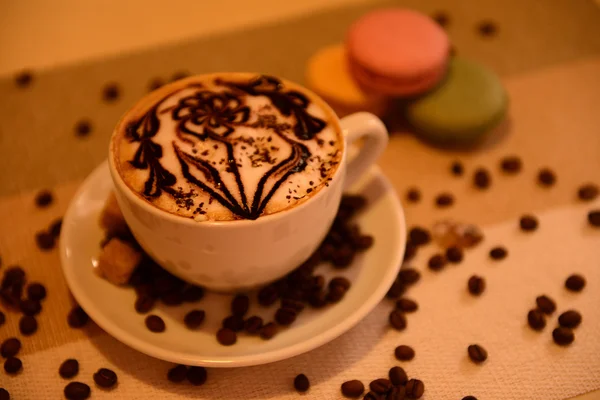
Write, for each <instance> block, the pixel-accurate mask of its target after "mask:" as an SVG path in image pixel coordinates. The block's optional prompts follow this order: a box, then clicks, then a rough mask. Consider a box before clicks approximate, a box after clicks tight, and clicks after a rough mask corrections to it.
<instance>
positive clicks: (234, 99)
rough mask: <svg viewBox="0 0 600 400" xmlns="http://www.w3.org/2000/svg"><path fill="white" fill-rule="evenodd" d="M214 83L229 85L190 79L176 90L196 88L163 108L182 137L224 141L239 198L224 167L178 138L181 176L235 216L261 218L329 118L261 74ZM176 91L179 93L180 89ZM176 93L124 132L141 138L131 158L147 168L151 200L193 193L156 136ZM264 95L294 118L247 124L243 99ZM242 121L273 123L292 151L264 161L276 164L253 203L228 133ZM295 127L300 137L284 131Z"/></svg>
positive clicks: (261, 118)
mask: <svg viewBox="0 0 600 400" xmlns="http://www.w3.org/2000/svg"><path fill="white" fill-rule="evenodd" d="M214 82H215V84H216V85H218V86H222V87H225V88H226V90H225V91H222V92H214V91H210V90H207V89H205V88H204V87H203V85H202V84H200V83H191V84H189V85H188V86H186V87H185V88H183V89H180V90H179V91H178V92H180V91H182V90H187V89H195V90H196V91H195V93H193V94H192V95H189V96H186V97H184V98H182V99H180V100H179V101H178V103H177V105H176V106H174V107H170V108H168V109H166V110H161V111H160V113H161V114H162V113H166V112H170V113H171V118H172V119H173V121H175V122H176V126H175V134H176V136H177V138H178V139H179V140H181V141H182V142H184V143H188V144H191V145H193V144H194V140H200V141H202V142H206V141H212V142H214V143H215V149H216V148H217V146H218V145H223V146H224V147H225V149H226V150H227V157H228V159H227V160H226V162H227V164H228V165H227V169H226V172H228V173H231V174H233V175H234V177H235V181H236V184H237V189H238V190H239V194H240V201H238V200H237V199H236V198H235V197H234V196H233V195H232V193H231V191H230V188H227V186H226V185H225V183H224V182H223V179H222V177H221V172H220V171H219V170H218V169H217V168H215V167H214V166H213V165H212V164H211V162H210V161H209V160H207V159H204V158H202V157H201V156H198V155H197V154H189V153H187V152H185V151H183V150H182V149H181V148H180V147H179V146H178V145H177V144H176V143H175V142H173V143H172V145H173V149H174V152H175V155H176V157H177V160H178V161H179V164H180V166H181V172H182V174H183V177H184V178H185V179H186V180H187V181H188V183H189V184H190V185H191V186H193V187H197V188H198V189H200V190H202V191H204V192H206V193H207V194H209V195H210V196H211V201H212V199H214V200H216V201H218V202H219V203H220V204H221V205H223V206H224V207H226V208H227V209H229V210H230V211H231V212H232V213H233V214H234V215H235V216H236V218H242V219H257V218H258V217H260V216H261V214H262V213H263V211H264V210H265V207H266V206H267V204H268V203H269V201H270V199H271V198H272V197H273V195H274V194H275V192H276V191H277V190H278V189H279V187H280V186H281V185H282V184H283V183H284V182H285V181H286V179H288V178H289V177H290V176H291V175H293V174H296V173H299V172H302V171H304V169H305V168H306V166H307V160H308V159H309V158H310V157H311V155H312V154H311V152H310V150H309V148H308V147H307V146H305V145H304V144H302V143H301V141H308V140H313V139H314V138H315V136H316V135H317V134H318V133H319V132H321V131H322V130H323V129H324V128H325V127H326V126H327V123H326V122H325V121H323V120H322V119H320V118H317V117H315V116H313V115H310V114H309V113H308V111H307V108H308V106H309V105H310V101H309V99H308V98H307V97H306V96H305V95H304V94H302V93H300V92H298V91H294V90H285V87H284V85H283V84H282V82H281V81H280V80H278V79H277V78H274V77H270V76H259V77H257V78H255V79H252V80H249V81H245V82H229V81H225V80H221V79H215V81H214ZM176 93H177V92H176ZM174 94H175V93H171V94H169V95H168V96H166V97H165V98H163V99H162V100H161V101H159V102H158V103H156V104H155V105H154V106H153V107H152V108H150V109H149V110H148V111H147V112H146V113H145V114H144V115H143V116H142V117H141V118H139V119H138V120H135V121H132V122H130V123H129V124H128V125H127V127H126V132H125V137H126V139H127V140H129V142H130V143H134V142H136V143H139V146H138V148H137V150H136V151H135V154H134V156H133V159H131V160H130V161H129V163H130V164H131V165H132V166H133V167H134V168H136V169H140V170H149V175H148V178H147V179H146V181H145V183H144V189H143V193H142V194H143V195H144V196H145V197H146V198H147V199H148V200H150V201H151V199H152V198H157V197H159V196H161V195H162V194H163V193H166V194H167V195H169V196H171V197H172V198H173V199H174V200H175V201H176V202H178V204H179V203H183V204H185V202H186V199H189V197H190V195H192V194H193V193H185V192H183V191H182V190H181V189H179V190H178V189H176V188H175V185H176V183H177V178H176V176H175V175H174V174H173V173H171V172H170V171H168V170H167V169H166V168H165V167H164V166H163V165H162V164H161V162H160V159H161V158H162V156H163V148H162V146H161V145H160V144H158V143H156V142H155V141H154V140H153V138H154V136H155V135H156V134H157V133H158V131H159V129H160V119H159V111H158V109H159V107H160V106H161V105H162V104H163V103H164V102H165V101H167V100H168V99H169V98H171V96H173V95H174ZM257 96H264V97H266V98H268V99H269V101H270V104H271V105H272V106H273V107H275V108H276V109H277V110H278V111H279V112H280V113H281V114H282V115H283V116H285V117H293V121H294V123H293V124H292V125H290V124H281V123H279V124H278V123H277V121H276V118H269V116H268V115H267V116H259V118H258V121H256V122H253V123H251V124H250V123H249V122H248V121H249V118H250V112H251V110H250V107H248V105H247V104H246V103H245V100H246V98H248V97H257ZM238 126H246V127H263V128H265V127H266V128H269V129H270V130H271V131H273V133H274V134H276V135H278V136H279V137H280V138H281V139H283V140H284V141H285V142H287V143H288V144H289V145H290V146H291V150H292V151H291V154H290V155H289V156H288V157H287V158H285V159H284V160H282V161H280V162H276V160H274V159H269V156H268V155H267V159H265V160H263V161H266V162H268V163H269V164H270V165H272V167H271V168H270V169H269V170H268V171H267V172H265V173H264V175H263V176H262V177H261V178H260V180H259V183H258V185H257V188H256V191H255V193H254V197H253V200H252V202H251V204H250V203H249V201H248V199H247V196H246V191H245V188H244V184H243V182H242V178H241V175H240V171H239V169H238V168H239V166H240V165H238V163H237V162H236V160H235V156H234V144H235V143H236V140H239V139H232V138H230V137H229V136H230V135H231V133H233V132H234V131H235V128H236V127H238ZM290 129H291V130H292V131H293V133H294V136H295V137H296V139H298V141H295V140H292V139H290V138H289V137H288V136H286V135H284V134H283V133H284V131H289V130H290ZM190 166H193V167H194V168H197V169H198V170H199V171H201V173H202V174H203V177H204V180H205V182H203V181H201V180H199V179H198V178H197V177H195V176H194V175H193V174H192V173H191V172H190ZM271 177H278V178H277V180H276V181H275V183H274V184H273V186H272V187H271V188H270V190H267V191H266V192H265V188H266V184H267V181H268V180H269V178H271Z"/></svg>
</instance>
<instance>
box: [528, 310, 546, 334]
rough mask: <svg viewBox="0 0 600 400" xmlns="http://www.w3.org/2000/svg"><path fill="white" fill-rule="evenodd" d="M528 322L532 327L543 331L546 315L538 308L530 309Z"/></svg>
mask: <svg viewBox="0 0 600 400" xmlns="http://www.w3.org/2000/svg"><path fill="white" fill-rule="evenodd" d="M527 323H528V324H529V326H530V327H531V329H533V330H536V331H541V330H542V329H544V327H545V326H546V317H545V316H544V313H543V312H541V311H540V310H538V309H533V310H529V312H528V313H527Z"/></svg>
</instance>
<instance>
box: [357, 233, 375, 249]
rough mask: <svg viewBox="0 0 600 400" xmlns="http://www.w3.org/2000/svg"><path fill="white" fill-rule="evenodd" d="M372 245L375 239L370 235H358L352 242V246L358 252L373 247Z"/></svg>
mask: <svg viewBox="0 0 600 400" xmlns="http://www.w3.org/2000/svg"><path fill="white" fill-rule="evenodd" d="M373 243H375V239H374V238H373V236H371V235H360V236H359V237H358V238H356V240H354V246H355V247H356V250H358V251H365V250H367V249H370V248H371V247H373Z"/></svg>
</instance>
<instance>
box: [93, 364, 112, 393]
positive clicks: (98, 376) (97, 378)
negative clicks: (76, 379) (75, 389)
mask: <svg viewBox="0 0 600 400" xmlns="http://www.w3.org/2000/svg"><path fill="white" fill-rule="evenodd" d="M94 382H96V385H98V386H100V387H102V388H105V389H108V388H112V387H113V386H115V385H116V384H117V374H115V372H114V371H112V370H110V369H108V368H100V369H99V370H98V371H96V373H95V374H94Z"/></svg>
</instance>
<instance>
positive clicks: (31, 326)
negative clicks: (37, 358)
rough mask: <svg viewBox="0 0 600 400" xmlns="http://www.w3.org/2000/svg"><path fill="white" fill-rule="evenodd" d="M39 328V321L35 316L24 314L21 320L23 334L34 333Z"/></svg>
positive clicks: (20, 327)
mask: <svg viewBox="0 0 600 400" xmlns="http://www.w3.org/2000/svg"><path fill="white" fill-rule="evenodd" d="M37 329H38V323H37V320H36V319H35V317H30V316H28V315H24V316H22V317H21V319H20V320H19V331H21V334H22V335H25V336H29V335H33V334H34V333H35V332H36V331H37Z"/></svg>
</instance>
